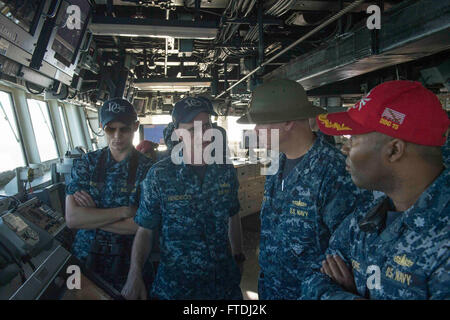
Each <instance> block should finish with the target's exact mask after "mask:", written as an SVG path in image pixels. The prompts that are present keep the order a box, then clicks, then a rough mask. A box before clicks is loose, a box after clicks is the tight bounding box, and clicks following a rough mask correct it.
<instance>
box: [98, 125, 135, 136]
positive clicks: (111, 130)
mask: <svg viewBox="0 0 450 320" xmlns="http://www.w3.org/2000/svg"><path fill="white" fill-rule="evenodd" d="M104 130H105V132H106V134H108V135H113V134H114V133H115V132H116V130H119V132H120V133H123V134H125V133H130V132H131V131H132V130H133V128H132V127H129V126H127V127H121V128H112V127H108V126H106V127H105V129H104Z"/></svg>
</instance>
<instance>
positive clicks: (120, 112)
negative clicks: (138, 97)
mask: <svg viewBox="0 0 450 320" xmlns="http://www.w3.org/2000/svg"><path fill="white" fill-rule="evenodd" d="M111 121H120V122H122V123H124V124H126V125H130V124H133V123H134V122H135V121H137V114H136V110H134V107H133V105H132V104H131V103H130V102H129V101H128V100H125V99H122V98H113V99H110V100H107V101H105V103H104V104H103V106H102V108H101V110H100V122H101V124H102V127H103V128H104V127H105V126H106V125H107V124H108V123H109V122H111Z"/></svg>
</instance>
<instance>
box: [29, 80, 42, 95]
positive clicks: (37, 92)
mask: <svg viewBox="0 0 450 320" xmlns="http://www.w3.org/2000/svg"><path fill="white" fill-rule="evenodd" d="M25 87H26V88H27V90H28V92H29V93H31V94H41V93H42V92H44V90H45V88H42V90H41V91H33V90H31V88H30V84H29V83H28V81H25Z"/></svg>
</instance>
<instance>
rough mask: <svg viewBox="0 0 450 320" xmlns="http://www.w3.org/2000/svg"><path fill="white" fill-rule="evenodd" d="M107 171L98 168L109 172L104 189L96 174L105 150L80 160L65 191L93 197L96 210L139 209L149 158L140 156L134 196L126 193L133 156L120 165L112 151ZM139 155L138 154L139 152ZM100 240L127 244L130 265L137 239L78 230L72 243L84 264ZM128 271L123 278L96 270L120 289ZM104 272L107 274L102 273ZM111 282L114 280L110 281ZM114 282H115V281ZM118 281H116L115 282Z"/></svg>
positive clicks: (76, 161) (92, 230) (75, 252)
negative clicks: (82, 192) (139, 192)
mask: <svg viewBox="0 0 450 320" xmlns="http://www.w3.org/2000/svg"><path fill="white" fill-rule="evenodd" d="M106 152H107V153H106V161H105V166H106V168H105V169H104V168H98V169H100V170H106V174H105V176H104V183H103V185H99V184H98V183H97V182H96V181H95V179H94V175H95V172H94V171H95V170H98V169H97V162H98V161H99V159H100V156H101V153H102V150H97V151H93V152H90V153H87V154H85V155H83V156H82V157H81V158H80V159H77V160H75V161H74V165H73V168H72V178H71V181H70V183H69V184H68V185H67V187H66V194H67V195H72V194H74V193H75V192H77V191H81V190H84V191H86V192H87V193H89V194H90V196H91V197H92V199H93V200H94V201H95V204H96V206H97V208H99V209H104V208H117V207H121V206H136V207H137V206H138V204H139V194H138V191H139V190H138V189H139V188H137V187H138V186H139V183H140V181H141V180H143V179H144V177H145V174H146V173H147V171H148V168H149V167H150V166H151V161H150V159H149V158H147V157H145V156H144V155H143V154H141V153H138V166H137V170H136V179H135V186H134V188H132V190H131V192H128V189H127V178H128V172H129V164H130V158H131V153H130V155H128V156H127V158H125V159H124V160H122V161H121V162H116V161H115V160H114V159H113V157H112V155H111V152H110V151H109V149H107V151H106ZM136 152H137V151H136ZM96 234H97V237H101V238H102V239H103V240H105V241H107V242H126V243H128V246H129V250H127V251H129V253H128V254H127V255H126V256H127V257H124V258H125V260H126V264H127V265H128V264H129V256H130V252H131V244H132V241H133V239H134V235H120V234H115V233H111V232H108V231H104V230H100V229H90V230H84V229H81V230H78V232H77V235H76V237H75V241H74V243H73V248H72V251H73V254H74V255H75V256H76V257H77V258H78V259H80V260H81V262H83V263H86V258H87V256H88V254H89V252H90V249H91V243H92V241H93V240H94V237H95V236H96ZM101 264H103V265H104V266H105V265H109V266H111V264H110V263H108V261H107V260H105V261H104V263H101ZM122 269H123V270H125V272H124V274H121V275H114V277H113V276H107V273H108V272H107V270H103V269H102V270H95V271H96V272H97V273H98V274H100V275H101V276H104V278H105V280H107V281H109V282H112V283H113V285H114V286H115V287H116V288H117V289H121V288H119V287H120V286H121V284H122V283H124V281H123V280H124V278H125V279H126V275H127V273H128V269H127V266H123V268H122ZM103 271H104V272H103ZM110 278H111V279H110ZM112 278H114V279H112ZM115 280H117V281H115Z"/></svg>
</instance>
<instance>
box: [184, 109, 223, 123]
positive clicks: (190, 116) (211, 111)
mask: <svg viewBox="0 0 450 320" xmlns="http://www.w3.org/2000/svg"><path fill="white" fill-rule="evenodd" d="M202 112H204V113H207V114H210V115H212V116H217V113H216V112H215V111H213V110H195V111H193V112H192V113H190V114H189V115H188V116H186V117H185V118H184V119H183V120H182V121H180V123H189V122H192V121H194V118H195V117H196V116H198V115H199V114H200V113H202Z"/></svg>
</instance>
